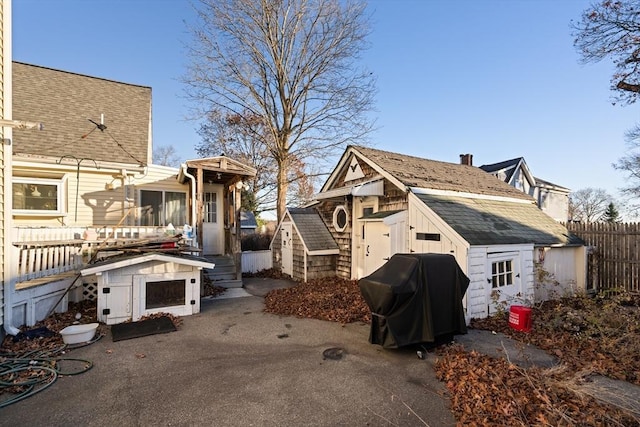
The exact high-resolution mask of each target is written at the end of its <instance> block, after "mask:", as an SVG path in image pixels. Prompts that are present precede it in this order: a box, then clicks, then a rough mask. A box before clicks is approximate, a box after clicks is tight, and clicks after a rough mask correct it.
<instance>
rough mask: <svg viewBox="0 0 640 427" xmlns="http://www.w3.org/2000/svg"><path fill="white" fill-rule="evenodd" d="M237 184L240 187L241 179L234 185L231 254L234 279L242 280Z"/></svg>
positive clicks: (240, 229)
mask: <svg viewBox="0 0 640 427" xmlns="http://www.w3.org/2000/svg"><path fill="white" fill-rule="evenodd" d="M238 184H240V187H241V188H242V181H238V182H237V183H236V185H235V186H234V190H233V193H234V196H235V197H234V203H233V204H234V207H235V215H234V216H235V218H236V221H235V229H236V235H235V239H234V242H233V255H234V258H235V264H236V279H238V280H242V244H241V242H242V236H241V235H240V233H241V232H242V228H241V224H240V220H241V215H240V210H241V204H242V203H241V202H242V201H241V199H240V197H241V193H242V191H240V189H238Z"/></svg>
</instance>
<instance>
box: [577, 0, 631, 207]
mask: <svg viewBox="0 0 640 427" xmlns="http://www.w3.org/2000/svg"><path fill="white" fill-rule="evenodd" d="M572 27H573V30H574V33H573V35H574V37H575V39H574V45H575V47H576V48H577V49H578V51H579V52H580V54H581V56H582V60H583V62H585V63H591V62H600V61H602V60H604V59H611V60H612V61H613V64H614V66H615V69H616V71H615V72H614V74H613V76H612V77H611V89H612V90H613V91H614V92H615V94H616V96H615V100H616V101H619V102H621V103H622V104H626V105H628V104H632V103H634V102H635V101H637V100H638V97H640V2H638V1H637V0H604V1H601V2H599V3H595V4H593V5H591V7H590V8H588V9H587V10H585V11H584V12H583V13H582V17H581V20H580V21H579V22H572ZM639 138H640V126H638V125H636V126H635V127H634V128H633V129H631V130H630V131H629V132H628V133H627V142H628V143H629V148H630V150H629V152H628V153H627V154H626V155H625V156H623V157H621V158H620V159H619V160H618V162H617V163H614V164H613V165H612V166H613V167H614V168H615V169H618V170H620V171H623V172H624V173H626V174H627V182H628V185H627V186H626V187H625V188H623V189H622V192H623V193H624V194H627V195H628V196H631V198H633V199H637V197H638V196H639V195H640V154H639V153H638V152H637V151H636V150H637V149H638V148H640V139H639ZM630 208H631V206H630Z"/></svg>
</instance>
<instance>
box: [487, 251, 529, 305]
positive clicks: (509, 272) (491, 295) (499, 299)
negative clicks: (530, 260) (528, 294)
mask: <svg viewBox="0 0 640 427" xmlns="http://www.w3.org/2000/svg"><path fill="white" fill-rule="evenodd" d="M486 274H487V299H488V306H489V314H493V313H495V312H496V311H498V310H505V309H508V307H509V306H511V305H514V304H516V305H521V304H523V303H524V302H525V301H524V295H523V293H522V286H521V283H522V281H521V280H520V276H521V274H520V254H519V253H518V252H497V253H490V254H488V256H487V273H486Z"/></svg>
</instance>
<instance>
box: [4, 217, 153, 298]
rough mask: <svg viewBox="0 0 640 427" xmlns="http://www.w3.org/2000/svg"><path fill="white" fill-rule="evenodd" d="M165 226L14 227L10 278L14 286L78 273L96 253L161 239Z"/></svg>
mask: <svg viewBox="0 0 640 427" xmlns="http://www.w3.org/2000/svg"><path fill="white" fill-rule="evenodd" d="M164 234H165V228H164V227H144V226H142V227H117V228H114V227H15V228H13V230H12V235H11V242H12V248H13V249H12V257H13V259H14V260H16V262H12V263H10V266H9V268H10V269H11V277H12V279H13V282H14V283H15V284H16V286H20V284H21V283H22V284H25V283H26V282H34V283H33V284H37V283H39V282H42V279H46V278H47V277H51V276H56V275H59V274H64V273H69V272H76V271H78V270H80V269H81V268H82V267H83V266H84V265H85V264H86V263H87V262H88V261H89V260H90V259H91V257H92V256H93V255H94V254H95V252H96V251H97V250H102V249H108V248H109V247H110V246H111V247H113V246H117V245H119V244H122V243H129V242H133V241H136V240H142V239H148V238H154V237H160V236H163V235H164Z"/></svg>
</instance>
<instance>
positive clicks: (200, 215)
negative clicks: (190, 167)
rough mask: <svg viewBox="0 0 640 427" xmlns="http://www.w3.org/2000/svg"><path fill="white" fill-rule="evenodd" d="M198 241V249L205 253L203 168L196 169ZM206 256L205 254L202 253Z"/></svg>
mask: <svg viewBox="0 0 640 427" xmlns="http://www.w3.org/2000/svg"><path fill="white" fill-rule="evenodd" d="M196 181H197V184H196V200H195V203H196V218H195V220H196V240H197V242H198V248H200V250H202V251H204V246H203V245H204V240H203V236H202V229H203V223H204V209H203V208H204V202H203V199H204V196H203V193H204V171H203V170H202V166H198V167H197V168H196ZM202 255H204V252H203V253H202Z"/></svg>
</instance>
